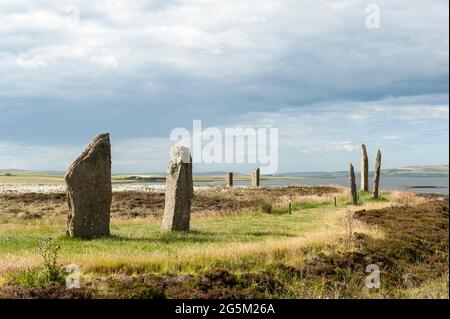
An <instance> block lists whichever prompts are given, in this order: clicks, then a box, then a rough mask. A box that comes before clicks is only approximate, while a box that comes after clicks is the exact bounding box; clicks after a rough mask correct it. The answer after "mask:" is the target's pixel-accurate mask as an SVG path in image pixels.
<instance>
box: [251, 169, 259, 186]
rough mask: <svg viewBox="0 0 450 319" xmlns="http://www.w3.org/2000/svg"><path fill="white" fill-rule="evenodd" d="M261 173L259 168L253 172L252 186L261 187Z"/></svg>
mask: <svg viewBox="0 0 450 319" xmlns="http://www.w3.org/2000/svg"><path fill="white" fill-rule="evenodd" d="M259 181H260V173H259V168H257V169H255V170H254V171H253V172H252V187H259Z"/></svg>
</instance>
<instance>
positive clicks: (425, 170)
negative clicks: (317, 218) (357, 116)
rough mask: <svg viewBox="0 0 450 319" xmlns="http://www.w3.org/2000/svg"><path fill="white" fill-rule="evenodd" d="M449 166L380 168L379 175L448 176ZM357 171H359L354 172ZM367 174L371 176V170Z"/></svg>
mask: <svg viewBox="0 0 450 319" xmlns="http://www.w3.org/2000/svg"><path fill="white" fill-rule="evenodd" d="M448 172H449V166H448V165H416V166H405V167H399V168H388V169H382V170H381V175H383V176H410V177H419V176H422V177H433V176H435V177H436V176H442V177H445V176H448V175H449V174H448ZM356 173H359V172H356ZM280 175H282V176H298V177H322V178H326V177H328V178H333V177H344V176H347V175H348V172H347V171H336V172H294V173H283V174H280ZM369 175H372V176H373V172H370V173H369Z"/></svg>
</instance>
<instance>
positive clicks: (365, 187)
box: [361, 144, 369, 192]
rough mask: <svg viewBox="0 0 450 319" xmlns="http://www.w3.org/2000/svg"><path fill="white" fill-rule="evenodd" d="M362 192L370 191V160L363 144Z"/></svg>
mask: <svg viewBox="0 0 450 319" xmlns="http://www.w3.org/2000/svg"><path fill="white" fill-rule="evenodd" d="M361 190H362V191H364V192H368V191H369V158H368V157H367V150H366V145H364V144H361Z"/></svg>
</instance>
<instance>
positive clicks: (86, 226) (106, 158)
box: [65, 133, 112, 239]
mask: <svg viewBox="0 0 450 319" xmlns="http://www.w3.org/2000/svg"><path fill="white" fill-rule="evenodd" d="M65 179H66V192H67V200H68V204H69V215H68V217H67V234H68V235H70V236H72V237H79V238H86V239H89V238H94V237H101V236H109V234H110V232H109V220H110V210H111V201H112V187H111V143H110V141H109V134H108V133H106V134H100V135H97V136H96V137H95V138H94V139H93V140H92V142H91V143H90V144H89V146H88V147H87V148H86V149H85V150H84V152H83V153H82V154H81V155H80V156H79V157H78V158H77V159H76V160H75V162H73V164H72V165H71V166H70V168H69V170H68V171H67V174H66V178H65Z"/></svg>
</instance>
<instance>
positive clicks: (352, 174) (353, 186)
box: [349, 164, 358, 205]
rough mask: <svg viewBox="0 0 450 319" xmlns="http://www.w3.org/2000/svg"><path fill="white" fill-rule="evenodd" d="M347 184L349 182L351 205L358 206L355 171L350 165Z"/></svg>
mask: <svg viewBox="0 0 450 319" xmlns="http://www.w3.org/2000/svg"><path fill="white" fill-rule="evenodd" d="M349 182H350V192H351V194H352V204H353V205H357V204H358V193H357V191H356V181H355V169H354V168H353V165H352V164H350V169H349Z"/></svg>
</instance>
